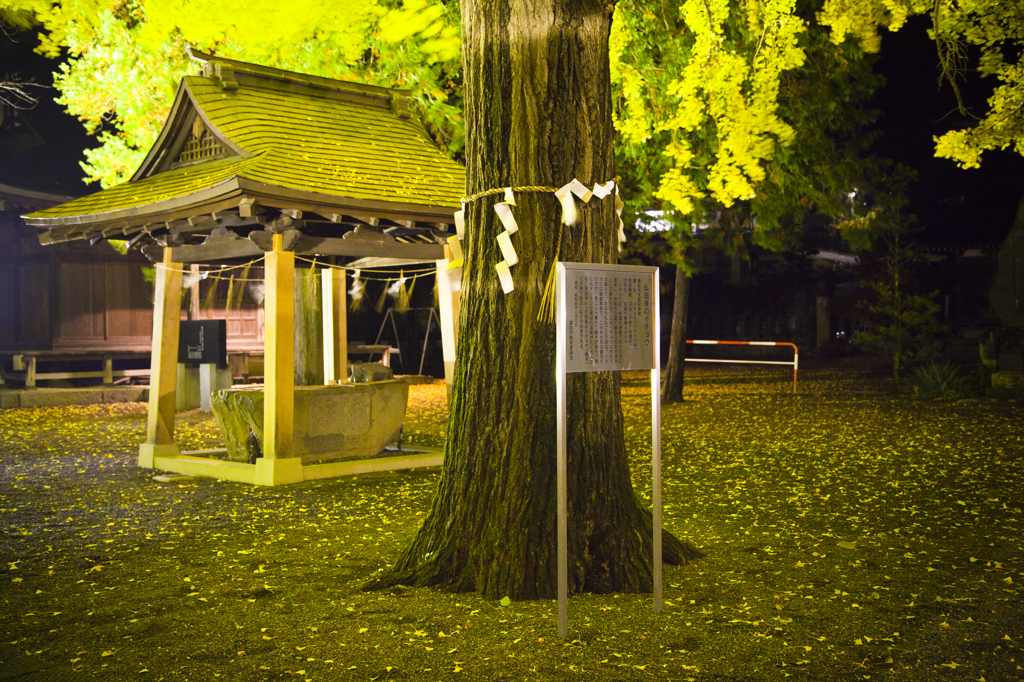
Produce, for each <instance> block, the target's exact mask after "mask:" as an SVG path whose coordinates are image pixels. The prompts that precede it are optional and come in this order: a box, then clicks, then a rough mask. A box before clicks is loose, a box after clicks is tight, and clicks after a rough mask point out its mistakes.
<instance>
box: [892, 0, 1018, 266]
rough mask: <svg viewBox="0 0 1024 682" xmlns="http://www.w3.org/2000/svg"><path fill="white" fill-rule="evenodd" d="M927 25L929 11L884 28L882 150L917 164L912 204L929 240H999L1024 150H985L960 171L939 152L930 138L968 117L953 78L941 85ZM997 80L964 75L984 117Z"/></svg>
mask: <svg viewBox="0 0 1024 682" xmlns="http://www.w3.org/2000/svg"><path fill="white" fill-rule="evenodd" d="M928 26H929V20H928V19H927V18H925V17H917V18H915V19H914V20H912V21H911V22H910V24H909V25H908V26H907V27H905V28H903V29H902V30H901V31H899V32H898V33H888V32H885V33H884V34H883V40H882V52H881V58H880V59H879V61H878V63H877V65H876V71H877V72H878V73H881V74H883V75H885V76H886V78H887V83H886V85H885V87H884V88H882V89H881V90H880V91H879V92H878V93H877V95H876V97H875V101H874V102H873V105H874V106H875V107H876V108H878V109H880V110H881V111H882V117H881V119H880V120H879V122H878V123H879V126H880V128H881V130H882V131H883V133H884V135H883V137H882V139H881V141H880V143H879V145H878V153H879V154H880V155H882V156H884V157H887V158H890V159H893V160H894V161H898V162H901V163H903V164H904V165H907V166H910V167H912V168H914V169H915V170H917V172H918V182H917V184H916V185H915V187H914V190H913V199H912V210H913V212H914V213H915V214H916V215H917V217H918V220H919V221H920V222H921V224H922V225H923V227H924V228H925V230H926V235H927V237H926V239H927V241H929V242H932V243H937V244H942V243H954V244H958V245H962V246H972V247H980V246H994V245H998V244H1000V243H1001V242H1002V240H1003V238H1004V237H1005V235H1006V233H1007V231H1008V230H1009V229H1010V227H1011V225H1012V224H1013V219H1014V216H1015V214H1016V210H1017V205H1018V203H1019V202H1020V200H1021V198H1022V197H1024V157H1021V156H1020V155H1019V154H1016V153H1014V152H1012V151H989V152H985V153H984V154H983V155H982V161H981V168H979V169H971V170H961V169H960V168H958V167H957V166H956V164H955V163H953V162H952V161H950V160H948V159H937V158H935V157H934V156H933V154H934V147H935V144H934V142H933V140H932V138H933V137H934V136H938V135H942V134H943V133H945V132H947V131H949V130H954V129H959V128H963V127H965V126H967V125H969V124H970V119H967V118H966V117H964V116H962V115H961V114H960V113H959V112H958V111H957V107H956V97H955V95H954V94H953V91H952V88H951V87H950V86H949V84H948V83H943V84H942V85H941V86H940V84H939V70H938V57H937V55H936V51H935V44H934V43H933V42H932V41H931V40H929V38H928V35H927V29H928ZM974 64H976V61H973V62H971V63H970V64H969V66H971V67H973V66H974ZM992 82H993V80H992V79H989V80H988V81H982V79H980V78H978V77H977V74H974V73H969V74H968V79H967V80H966V81H964V82H961V89H962V93H963V95H964V99H965V101H966V102H967V104H968V106H969V108H970V109H971V110H972V111H973V112H975V113H976V114H977V115H979V116H980V115H981V114H982V113H983V112H984V110H985V99H986V98H987V96H988V94H989V93H990V92H991V87H992ZM986 87H987V88H988V91H986V89H985V88H986Z"/></svg>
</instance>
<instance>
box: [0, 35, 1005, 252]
mask: <svg viewBox="0 0 1024 682" xmlns="http://www.w3.org/2000/svg"><path fill="white" fill-rule="evenodd" d="M927 27H928V20H927V19H926V18H923V17H918V18H916V19H914V20H912V21H911V22H910V25H909V26H907V27H906V28H904V29H903V30H901V31H900V32H898V33H888V32H886V33H884V34H883V44H882V53H881V58H880V59H879V61H878V63H877V65H876V70H877V71H878V72H880V73H882V74H884V75H885V76H886V78H887V84H886V86H885V87H884V88H882V89H881V90H880V91H879V92H878V93H877V95H876V97H875V100H874V102H873V105H874V106H875V107H876V108H878V109H880V110H881V111H882V116H881V118H880V120H879V127H880V128H881V130H882V131H883V133H884V135H883V137H882V140H881V141H880V143H879V145H878V147H877V151H878V153H879V154H880V155H882V156H884V157H887V158H890V159H892V160H894V161H898V162H902V163H903V164H905V165H908V166H911V167H913V168H915V169H916V170H917V171H918V173H919V180H918V182H917V184H916V186H915V188H914V194H913V203H912V207H911V208H912V210H913V212H914V213H915V214H916V215H917V216H918V219H919V220H920V221H921V223H922V225H923V226H924V228H925V231H926V240H927V241H929V242H932V243H935V244H944V243H955V244H958V245H961V246H965V247H969V246H970V247H978V246H995V245H998V244H999V243H1001V242H1002V239H1003V237H1004V236H1005V234H1006V232H1007V231H1008V230H1009V228H1010V226H1011V224H1012V222H1013V218H1014V215H1015V212H1016V208H1017V204H1018V202H1019V201H1020V199H1021V198H1022V197H1024V157H1021V156H1020V155H1018V154H1015V153H1013V152H1012V151H1007V152H1003V151H996V152H986V153H985V155H984V156H983V160H982V167H981V169H975V170H960V169H959V168H957V167H956V165H955V164H954V163H953V162H951V161H948V160H946V159H936V158H934V157H933V156H932V153H933V147H934V143H933V141H932V137H933V136H935V135H941V134H942V133H944V132H946V131H947V130H950V129H953V128H959V127H962V126H963V125H964V124H965V123H967V119H965V118H964V117H963V116H961V115H960V114H959V113H958V112H957V111H956V101H955V98H954V96H953V93H952V90H951V89H950V87H949V86H948V84H945V85H942V86H941V87H940V84H939V82H938V78H939V73H938V69H937V66H936V64H937V58H936V54H935V46H934V44H933V43H932V42H931V41H930V40H929V39H928V37H927V32H926V31H927ZM15 38H16V39H17V40H18V43H17V44H15V43H13V42H12V41H11V39H10V38H2V39H0V64H2V67H0V73H8V74H13V73H17V72H21V73H22V75H23V76H26V77H32V78H34V79H35V80H36V81H37V82H39V83H43V84H45V85H50V84H51V83H52V75H51V74H52V71H53V70H54V69H55V68H56V62H54V61H52V60H49V59H46V58H45V57H42V56H40V55H37V54H34V53H33V52H32V47H33V46H34V45H35V38H34V34H32V33H22V34H18V35H16V36H15ZM972 65H973V64H972ZM985 86H988V87H990V84H987V83H982V82H981V80H980V79H978V78H977V77H976V75H975V74H969V79H968V81H967V82H966V83H964V93H965V96H966V98H967V100H968V103H969V105H971V106H972V108H973V110H974V111H976V112H978V113H981V112H982V111H984V106H985V97H986V96H987V92H986V90H985ZM40 94H41V97H40V99H41V101H40V104H39V105H38V107H37V108H36V109H35V110H33V111H31V112H28V114H27V115H28V117H29V121H30V123H31V125H32V126H33V127H35V128H36V130H37V131H38V132H39V134H40V135H41V136H42V137H43V138H45V139H46V141H47V144H46V146H45V147H42V148H36V149H33V150H26V151H22V152H18V153H16V154H10V153H7V154H4V155H3V158H0V183H4V184H10V185H20V186H23V187H28V188H30V189H37V190H45V191H51V192H55V193H59V194H65V195H81V194H85V193H88V192H90V191H96V190H97V189H98V186H97V185H88V186H87V185H85V184H84V183H83V182H82V180H81V178H82V176H83V175H84V173H83V172H82V170H81V168H80V167H79V166H78V163H79V161H81V160H82V159H83V157H82V150H83V149H85V148H87V147H89V146H91V145H92V144H93V141H92V138H91V137H90V136H88V135H87V134H86V133H85V130H84V128H83V127H82V125H81V124H80V123H79V122H78V121H77V120H75V119H74V118H73V117H71V116H69V115H68V114H66V113H64V112H63V107H61V106H60V105H58V104H56V103H54V102H53V98H54V97H56V95H57V93H56V91H54V90H52V89H49V90H42V91H40Z"/></svg>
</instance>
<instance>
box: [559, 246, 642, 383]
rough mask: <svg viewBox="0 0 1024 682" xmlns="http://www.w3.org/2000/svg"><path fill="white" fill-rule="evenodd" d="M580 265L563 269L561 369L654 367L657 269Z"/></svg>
mask: <svg viewBox="0 0 1024 682" xmlns="http://www.w3.org/2000/svg"><path fill="white" fill-rule="evenodd" d="M563 265H564V266H575V265H580V264H577V263H566V264H563ZM582 265H587V266H589V267H587V268H586V269H584V268H582V267H565V268H564V286H565V295H566V310H565V333H566V346H565V351H566V358H565V371H566V372H607V371H613V370H622V369H653V368H654V362H655V358H654V346H655V342H654V339H655V337H654V325H655V324H656V320H655V316H654V308H653V307H652V306H653V301H654V291H655V288H654V287H655V284H656V281H657V277H658V274H657V268H636V267H631V266H622V267H619V266H615V267H616V269H614V270H606V269H604V267H601V268H600V269H597V268H595V267H594V266H593V264H582ZM625 268H628V269H625Z"/></svg>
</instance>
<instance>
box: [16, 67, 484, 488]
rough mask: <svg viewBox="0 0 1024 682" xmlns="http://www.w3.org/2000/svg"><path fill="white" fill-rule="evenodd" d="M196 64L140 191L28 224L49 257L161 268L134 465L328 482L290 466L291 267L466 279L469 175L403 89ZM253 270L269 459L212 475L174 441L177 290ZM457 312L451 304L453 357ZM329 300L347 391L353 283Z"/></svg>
mask: <svg viewBox="0 0 1024 682" xmlns="http://www.w3.org/2000/svg"><path fill="white" fill-rule="evenodd" d="M190 54H191V56H192V58H193V59H194V60H195V61H197V62H199V63H200V64H201V65H202V74H201V75H199V76H193V77H186V78H184V79H183V80H182V82H181V84H180V86H179V88H178V93H177V96H176V98H175V101H174V104H173V106H172V107H171V112H170V114H169V116H168V119H167V121H166V123H165V125H164V128H163V130H162V132H161V134H160V136H159V138H158V139H157V141H156V143H155V144H154V145H153V148H152V149H151V150H150V152H149V154H148V155H147V157H146V159H145V160H144V161H143V163H142V165H141V166H140V168H139V170H138V171H137V172H136V173H135V175H134V176H133V178H132V179H131V180H130V181H129V182H127V183H124V184H122V185H119V186H116V187H112V188H110V189H107V190H104V191H101V192H97V193H96V194H93V195H90V196H86V197H83V198H81V199H77V200H75V201H71V202H68V203H65V204H61V205H58V206H54V207H51V208H46V209H43V210H39V211H36V212H35V213H32V214H29V215H27V216H25V220H26V222H28V223H29V224H30V225H34V226H37V227H40V228H44V229H45V232H44V233H43V234H42V235H41V237H40V241H41V242H42V243H44V244H46V245H48V246H50V245H60V244H64V243H67V242H74V241H82V240H86V241H95V240H102V239H127V240H129V244H130V245H131V246H132V247H135V248H141V250H142V252H143V253H145V254H146V255H147V256H148V257H149V258H150V259H152V260H153V261H154V262H155V263H157V267H156V290H155V297H154V299H155V303H154V317H153V345H152V352H151V366H152V376H151V382H150V413H149V422H148V427H147V437H146V443H145V444H144V445H142V446H141V450H140V455H139V463H140V466H144V467H156V468H161V469H166V470H171V471H182V472H183V473H184V472H187V473H193V474H200V475H210V476H216V477H218V478H232V479H234V480H240V481H250V482H255V483H260V484H265V485H275V484H279V483H289V482H293V481H298V480H303V479H304V478H309V477H310V476H311V475H313V476H319V475H321V474H322V473H323V472H315V471H312V470H309V471H304V469H310V467H308V466H307V467H303V466H302V464H301V462H300V461H299V460H298V459H297V458H295V457H292V455H291V438H292V433H293V408H294V398H293V395H294V394H293V391H294V377H293V366H294V352H295V348H294V324H295V320H294V308H293V305H294V304H293V301H294V298H293V297H294V284H295V278H296V264H297V261H298V262H299V265H300V266H301V265H302V264H304V263H305V264H308V263H309V262H310V261H311V260H312V259H318V261H319V262H320V263H325V262H330V263H331V264H332V265H335V266H339V265H340V266H344V265H346V264H348V263H351V262H352V261H354V260H358V259H365V258H377V259H380V258H384V259H389V260H388V261H386V262H390V263H408V262H419V263H422V262H424V261H427V262H436V263H437V267H438V268H439V270H440V271H442V272H443V275H444V276H443V278H442V279H443V280H445V281H449V280H455V281H457V280H458V277H457V273H456V272H453V271H451V270H450V269H448V268H447V267H446V260H445V259H446V248H447V247H446V246H445V244H446V243H447V242H448V241H449V239H455V238H456V237H455V236H454V230H453V229H452V228H453V227H454V222H455V221H454V212H455V211H456V210H458V209H459V207H460V198H461V195H462V192H463V189H464V185H465V174H464V169H463V168H462V167H461V166H460V165H458V164H457V163H455V162H453V161H452V160H450V159H449V158H447V157H446V156H445V155H444V154H442V153H441V151H440V150H438V149H437V147H436V146H435V145H434V144H433V142H432V141H431V140H430V138H429V136H428V135H427V133H426V131H425V129H424V128H423V126H422V125H421V124H420V123H418V122H417V121H416V120H415V119H414V118H413V117H411V116H410V114H409V111H408V102H409V92H408V91H402V90H392V89H387V88H380V87H374V86H369V85H362V84H356V83H347V82H342V81H336V80H331V79H327V78H319V77H314V76H307V75H302V74H296V73H291V72H287V71H282V70H279V69H272V68H267V67H261V66H256V65H252V64H245V63H242V62H238V61H233V60H229V59H222V58H219V57H215V56H211V55H206V54H200V53H196V52H191V53H190ZM245 263H250V264H253V265H255V266H260V267H262V268H263V273H264V286H265V301H264V315H265V329H264V358H265V360H264V361H265V370H264V374H265V398H264V417H265V418H264V425H263V426H264V428H263V434H264V447H263V455H264V456H263V457H262V458H261V459H259V460H257V463H256V464H255V465H246V464H241V463H236V462H223V461H215V460H205V461H202V460H201V458H197V457H189V456H186V455H183V454H181V453H180V451H179V449H178V447H177V445H176V444H175V442H174V437H173V434H174V397H175V395H174V394H175V370H176V361H177V345H178V322H179V320H180V318H181V315H182V298H183V297H182V279H183V277H188V276H189V274H190V272H191V266H192V265H193V264H204V265H210V264H221V265H242V264H245ZM453 275H455V276H453ZM453 299H454V295H453V294H452V292H451V291H450V290H449V291H448V292H443V293H442V306H441V308H442V318H447V319H442V326H446V327H447V328H448V329H449V330H450V331H449V336H451V337H452V343H451V344H449V345H450V346H451V353H452V354H454V331H453V329H454V319H453V318H454V315H457V301H455V300H453ZM323 300H324V301H325V302H328V305H326V306H324V324H323V328H324V341H325V343H324V347H325V351H324V355H325V383H331V382H336V381H344V380H345V377H346V371H345V363H346V359H345V355H346V353H345V348H346V342H345V337H346V329H345V310H346V307H345V277H344V273H343V270H340V269H338V268H328V269H326V270H325V271H324V273H323ZM228 336H229V339H230V337H231V333H230V330H229V334H228ZM447 355H448V348H447V347H446V356H447ZM446 360H448V358H447V357H446ZM447 364H448V363H447V362H446V365H447ZM322 466H327V465H322ZM328 475H329V474H328Z"/></svg>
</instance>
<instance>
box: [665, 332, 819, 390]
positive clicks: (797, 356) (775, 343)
mask: <svg viewBox="0 0 1024 682" xmlns="http://www.w3.org/2000/svg"><path fill="white" fill-rule="evenodd" d="M686 343H692V344H698V345H706V346H790V347H792V348H793V362H784V361H781V360H715V359H711V358H685V360H686V362H736V363H744V364H749V365H792V366H793V393H796V371H797V362H798V360H799V359H800V349H798V348H797V347H796V344H795V343H787V342H785V341H701V340H691V339H687V340H686Z"/></svg>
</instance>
